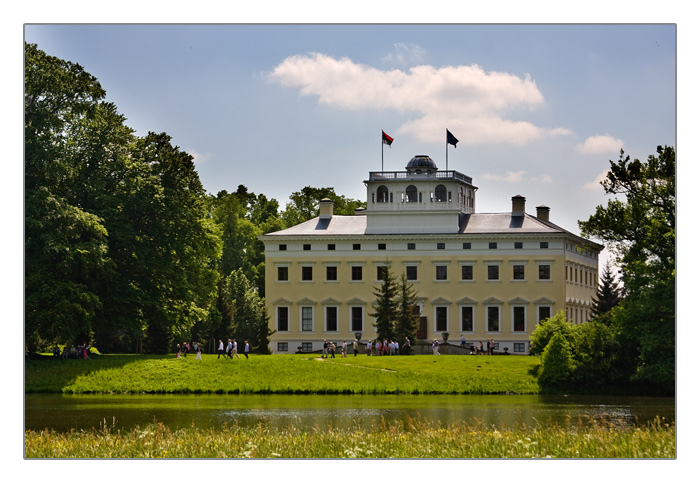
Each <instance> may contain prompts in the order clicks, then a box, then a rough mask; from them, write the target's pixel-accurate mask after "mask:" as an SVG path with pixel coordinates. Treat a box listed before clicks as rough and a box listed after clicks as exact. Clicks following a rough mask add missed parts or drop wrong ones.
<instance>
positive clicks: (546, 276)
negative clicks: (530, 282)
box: [539, 265, 551, 280]
mask: <svg viewBox="0 0 700 483" xmlns="http://www.w3.org/2000/svg"><path fill="white" fill-rule="evenodd" d="M539 269H540V270H539V271H540V280H550V278H551V277H550V273H549V265H540V266H539Z"/></svg>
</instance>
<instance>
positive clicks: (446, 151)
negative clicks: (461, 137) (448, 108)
mask: <svg viewBox="0 0 700 483" xmlns="http://www.w3.org/2000/svg"><path fill="white" fill-rule="evenodd" d="M449 146H450V145H449V143H448V142H447V129H445V171H449V169H448V164H447V156H448V152H449V149H447V148H448V147H449Z"/></svg>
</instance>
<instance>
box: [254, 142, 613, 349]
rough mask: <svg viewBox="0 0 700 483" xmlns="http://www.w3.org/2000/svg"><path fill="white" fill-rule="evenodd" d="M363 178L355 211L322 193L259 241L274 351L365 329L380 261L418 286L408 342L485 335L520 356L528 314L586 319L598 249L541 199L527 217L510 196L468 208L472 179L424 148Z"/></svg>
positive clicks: (370, 332) (519, 200)
mask: <svg viewBox="0 0 700 483" xmlns="http://www.w3.org/2000/svg"><path fill="white" fill-rule="evenodd" d="M365 185H366V186H367V209H366V210H358V212H356V213H355V215H354V216H339V215H334V214H333V202H332V201H330V200H327V199H324V200H321V201H320V208H319V216H318V217H317V218H314V219H311V220H309V221H306V222H304V223H301V224H299V225H296V226H293V227H291V228H288V229H285V230H281V231H278V232H274V233H268V234H266V235H263V236H262V237H261V240H262V241H263V242H264V244H265V291H266V303H267V309H268V314H269V316H270V328H271V329H272V330H274V331H275V332H274V334H273V335H272V336H271V339H270V340H271V342H270V344H271V347H270V348H271V350H272V352H273V353H294V352H296V351H297V350H298V349H299V348H301V349H302V350H303V351H314V350H319V349H321V348H322V345H323V341H324V339H326V340H329V341H334V342H335V343H336V345H338V346H340V344H341V343H342V341H343V340H347V341H348V345H349V346H351V345H352V341H353V340H355V338H356V335H359V333H361V339H362V340H364V341H365V342H366V341H367V340H368V339H372V338H373V337H376V330H375V328H374V326H373V323H374V319H373V317H372V316H371V315H370V314H372V313H374V307H373V304H374V303H375V302H376V297H375V295H374V289H375V288H376V287H379V285H380V283H381V282H380V280H381V276H382V270H385V269H386V267H387V266H389V267H390V270H391V272H392V273H393V274H394V275H397V276H398V275H400V274H401V273H404V274H405V275H406V277H407V279H408V280H409V281H410V282H411V283H412V284H413V287H414V289H415V290H416V292H417V295H418V307H417V308H416V310H417V311H419V312H420V323H419V328H418V334H417V336H418V338H419V339H426V340H432V339H438V340H440V341H442V340H443V334H444V333H449V336H446V337H448V340H449V342H451V343H455V344H459V343H460V341H461V337H462V336H464V338H465V339H466V340H467V341H468V342H469V343H476V344H477V345H478V342H479V341H484V342H485V341H486V339H493V340H494V341H495V343H496V350H497V351H501V352H502V351H505V350H507V351H508V352H510V353H511V354H527V351H528V338H529V336H530V334H531V333H532V331H533V330H534V328H535V326H536V325H537V323H538V321H540V320H542V319H544V318H547V317H550V316H551V315H553V314H555V313H556V312H558V311H560V310H565V311H566V314H567V318H568V319H569V320H570V321H571V322H573V323H580V322H584V321H587V320H588V319H589V317H590V311H591V302H592V297H593V296H594V295H595V293H596V287H597V281H598V255H599V253H600V251H601V250H602V248H603V247H602V246H601V245H599V244H596V243H593V242H591V241H588V240H586V239H583V238H581V237H579V236H577V235H575V234H573V233H570V232H568V231H566V230H564V229H563V228H561V227H559V226H557V225H555V224H554V223H552V222H551V221H549V211H550V209H549V207H547V206H538V207H537V209H536V215H535V216H533V215H531V214H528V213H527V212H526V210H525V201H526V200H525V198H524V197H522V196H514V197H513V198H512V207H511V210H510V211H508V212H505V213H476V212H475V205H476V203H475V200H476V191H477V187H476V186H474V185H473V184H472V179H471V178H470V177H469V176H466V175H464V174H462V173H460V172H458V171H440V170H438V168H437V166H436V165H435V163H434V162H433V160H432V159H431V158H430V157H428V156H424V155H419V156H415V157H414V158H412V159H411V160H410V161H409V163H408V164H407V166H406V170H405V171H381V172H370V173H369V179H367V180H366V181H365Z"/></svg>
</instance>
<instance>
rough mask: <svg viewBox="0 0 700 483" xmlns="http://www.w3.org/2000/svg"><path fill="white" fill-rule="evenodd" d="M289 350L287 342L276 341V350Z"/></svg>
mask: <svg viewBox="0 0 700 483" xmlns="http://www.w3.org/2000/svg"><path fill="white" fill-rule="evenodd" d="M288 350H289V343H288V342H278V343H277V352H287V351H288Z"/></svg>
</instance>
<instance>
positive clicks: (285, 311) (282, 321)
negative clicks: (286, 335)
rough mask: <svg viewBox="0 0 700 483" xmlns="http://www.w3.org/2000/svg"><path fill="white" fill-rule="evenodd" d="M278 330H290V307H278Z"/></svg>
mask: <svg viewBox="0 0 700 483" xmlns="http://www.w3.org/2000/svg"><path fill="white" fill-rule="evenodd" d="M277 332H289V307H286V306H285V307H282V306H280V307H277Z"/></svg>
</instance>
